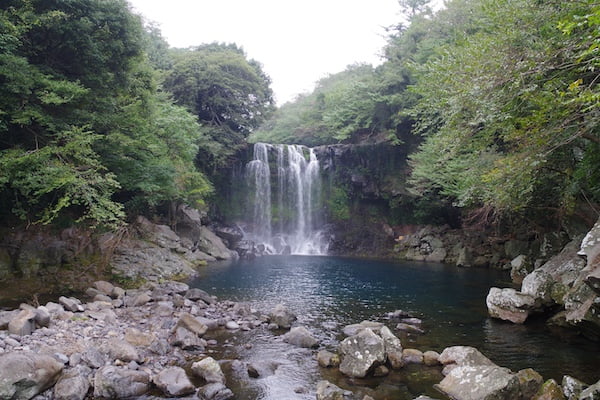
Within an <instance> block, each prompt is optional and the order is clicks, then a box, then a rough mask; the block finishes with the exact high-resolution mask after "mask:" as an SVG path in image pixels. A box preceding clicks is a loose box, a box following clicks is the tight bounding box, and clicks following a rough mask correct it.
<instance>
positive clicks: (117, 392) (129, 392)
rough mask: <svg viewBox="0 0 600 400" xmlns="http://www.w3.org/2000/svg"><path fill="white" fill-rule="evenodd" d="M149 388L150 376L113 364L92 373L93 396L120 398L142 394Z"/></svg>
mask: <svg viewBox="0 0 600 400" xmlns="http://www.w3.org/2000/svg"><path fill="white" fill-rule="evenodd" d="M149 389H150V376H149V375H148V374H147V373H146V372H144V371H135V370H130V369H125V368H119V367H115V366H112V365H110V366H106V367H102V368H100V369H99V370H97V371H96V374H95V375H94V396H96V397H104V398H109V399H121V398H128V397H136V396H142V395H143V394H145V393H146V392H148V390H149Z"/></svg>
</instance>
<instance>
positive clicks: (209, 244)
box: [197, 226, 233, 260]
mask: <svg viewBox="0 0 600 400" xmlns="http://www.w3.org/2000/svg"><path fill="white" fill-rule="evenodd" d="M197 246H198V249H199V250H200V251H202V252H204V253H206V254H208V255H210V256H213V257H215V258H216V259H217V260H229V259H231V258H233V254H232V251H231V250H229V249H228V248H227V246H225V243H223V240H221V238H220V237H218V236H217V235H215V234H214V233H213V232H212V231H211V230H210V229H208V228H207V227H206V226H201V227H200V235H199V237H198V242H197Z"/></svg>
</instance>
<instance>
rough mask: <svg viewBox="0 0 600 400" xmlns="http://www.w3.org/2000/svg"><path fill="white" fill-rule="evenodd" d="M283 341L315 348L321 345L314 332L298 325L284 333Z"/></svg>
mask: <svg viewBox="0 0 600 400" xmlns="http://www.w3.org/2000/svg"><path fill="white" fill-rule="evenodd" d="M283 341H284V342H286V343H289V344H293V345H294V346H298V347H305V348H309V349H310V348H313V347H317V346H318V345H319V341H318V340H317V339H315V337H314V336H313V335H312V333H310V332H309V330H308V329H306V328H305V327H303V326H296V327H294V328H292V329H291V330H290V331H289V332H288V333H286V334H285V335H283Z"/></svg>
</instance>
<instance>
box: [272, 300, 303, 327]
mask: <svg viewBox="0 0 600 400" xmlns="http://www.w3.org/2000/svg"><path fill="white" fill-rule="evenodd" d="M296 318H297V317H296V315H295V314H294V313H293V312H291V311H290V310H289V309H288V308H287V307H286V306H284V305H283V304H277V305H276V306H275V307H274V308H273V310H271V312H270V313H269V320H270V321H271V323H273V324H276V325H277V326H278V327H279V328H282V329H290V328H291V326H292V324H293V323H294V321H295V320H296Z"/></svg>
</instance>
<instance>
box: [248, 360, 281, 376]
mask: <svg viewBox="0 0 600 400" xmlns="http://www.w3.org/2000/svg"><path fill="white" fill-rule="evenodd" d="M279 365H281V364H280V363H279V362H278V361H275V360H260V361H253V362H251V363H249V364H248V365H247V368H246V369H247V372H248V376H250V377H251V378H265V377H267V376H271V375H273V374H274V373H275V371H276V370H277V368H279Z"/></svg>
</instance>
